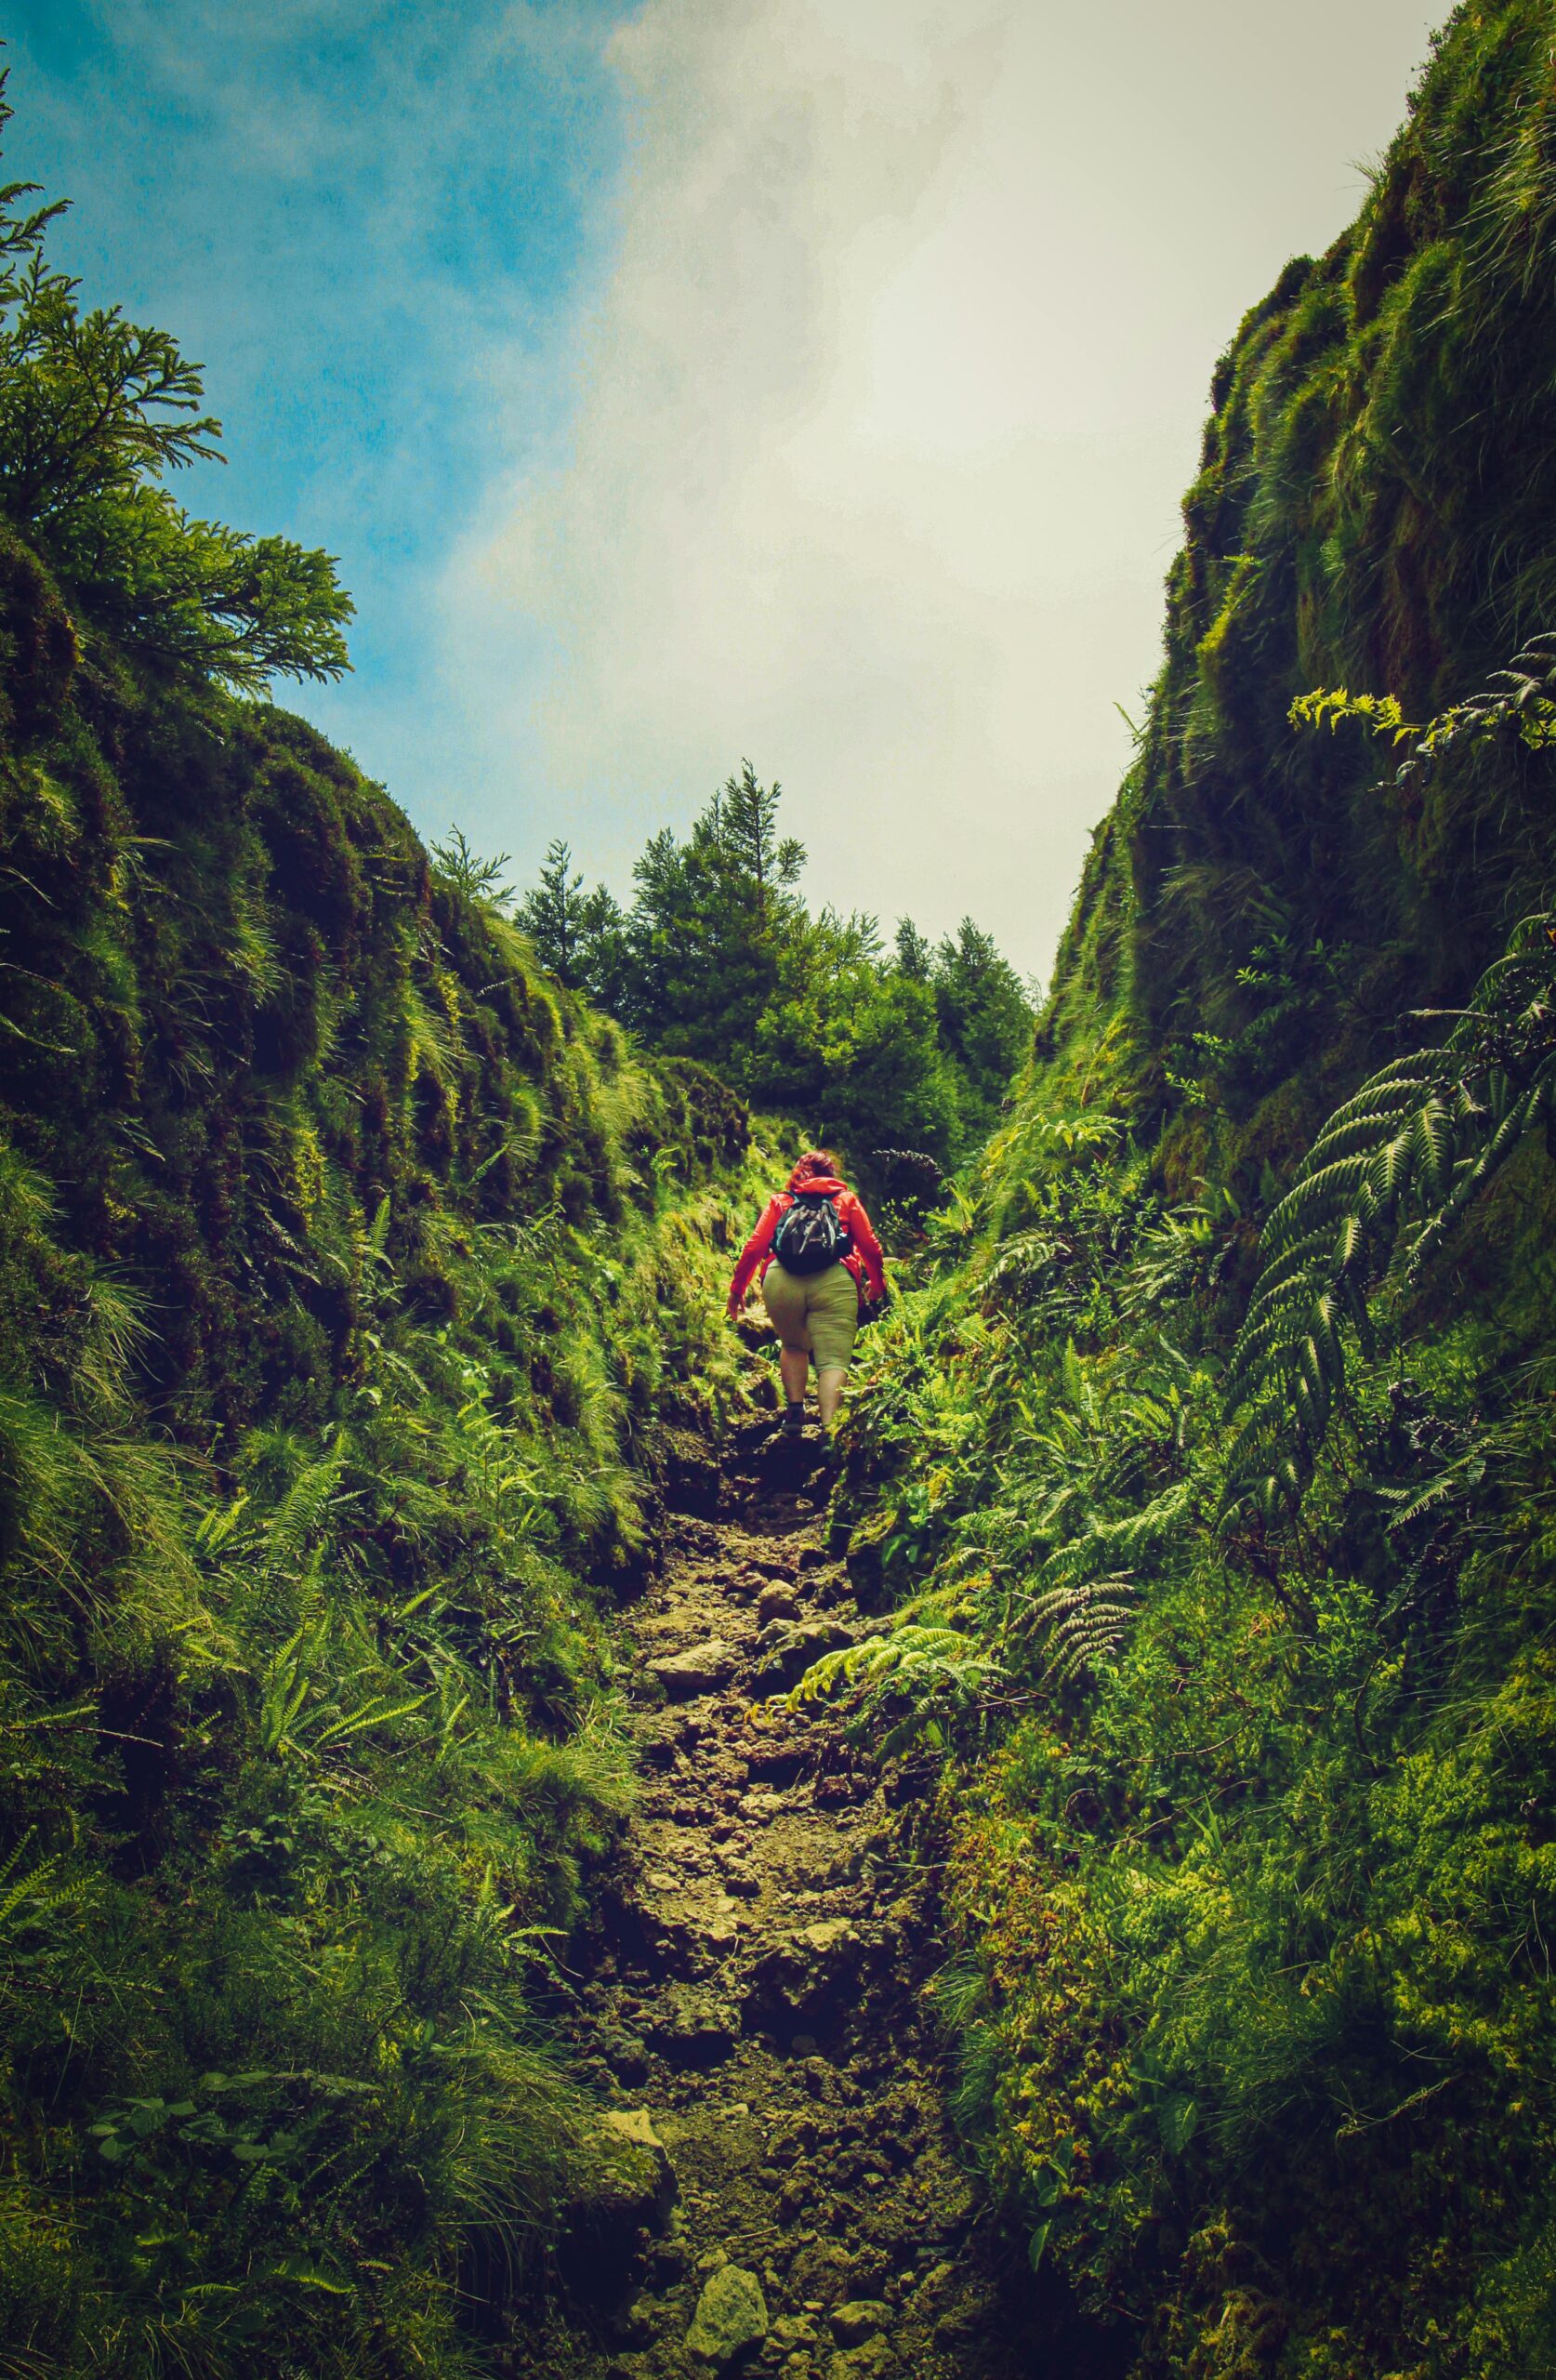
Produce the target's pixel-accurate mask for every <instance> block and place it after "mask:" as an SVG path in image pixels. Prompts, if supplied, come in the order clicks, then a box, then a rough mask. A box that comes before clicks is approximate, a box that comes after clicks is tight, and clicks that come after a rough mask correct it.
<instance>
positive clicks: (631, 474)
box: [448, 0, 1426, 966]
mask: <svg viewBox="0 0 1556 2380" xmlns="http://www.w3.org/2000/svg"><path fill="white" fill-rule="evenodd" d="M1425 21H1426V20H1425V19H1424V17H1422V16H1421V15H1420V14H1419V13H1418V9H1417V8H1416V7H1412V6H1407V5H1402V0H1373V6H1372V7H1370V9H1369V12H1368V18H1367V23H1366V26H1365V29H1362V30H1358V28H1357V25H1356V22H1355V14H1354V12H1353V10H1352V7H1351V6H1350V0H1311V5H1310V7H1309V8H1308V9H1306V10H1305V11H1303V12H1302V13H1301V21H1300V29H1299V33H1298V32H1297V31H1296V30H1294V25H1293V20H1292V17H1291V12H1290V11H1289V10H1288V9H1286V7H1284V5H1279V0H1185V4H1184V5H1182V6H1180V7H1178V8H1176V9H1174V10H1171V11H1164V10H1162V9H1160V8H1159V7H1149V6H1147V5H1146V0H1101V5H1097V6H1094V7H1092V9H1091V10H1090V11H1089V12H1088V13H1087V15H1086V16H1085V17H1084V19H1083V18H1081V17H1079V16H1078V14H1077V12H1075V10H1074V9H1072V8H1070V7H1064V8H1063V9H1061V8H1060V7H1057V6H1056V5H1050V4H1049V0H760V5H758V6H755V7H753V6H752V5H751V0H648V5H647V6H646V7H644V8H643V9H642V11H641V13H640V15H639V16H638V17H637V18H636V19H634V20H632V22H631V23H630V24H629V25H627V26H626V27H625V28H624V29H623V30H621V31H620V32H619V33H617V34H616V36H615V38H614V42H613V61H614V64H615V66H616V69H617V71H618V73H620V74H621V76H622V77H623V79H624V81H625V83H626V86H627V87H628V89H629V91H630V93H631V95H632V99H633V104H634V114H635V124H636V148H635V152H634V156H633V159H632V162H631V165H630V170H629V172H628V175H627V179H626V186H625V189H624V193H623V198H622V215H621V228H620V248H619V255H618V258H617V261H616V265H615V270H614V272H613V277H612V278H611V281H610V283H609V285H608V288H607V291H606V294H605V296H604V298H603V301H602V303H601V305H600V309H599V311H598V313H597V315H596V317H595V319H594V321H593V323H592V324H591V325H590V327H589V330H588V333H587V337H586V339H585V342H584V345H583V348H582V350H581V355H580V360H579V361H578V363H577V366H576V369H577V371H578V376H579V379H578V386H579V394H578V403H577V411H576V415H575V418H574V425H573V430H572V437H571V445H570V450H569V452H568V454H567V455H566V456H565V457H564V458H563V459H562V460H561V461H560V462H559V463H558V464H557V465H556V466H555V468H553V469H549V470H544V471H543V470H532V471H531V473H530V474H529V476H527V477H526V478H524V479H522V480H521V482H520V483H519V484H518V485H517V486H516V487H514V488H513V489H512V490H511V491H510V493H509V495H508V497H507V498H505V499H504V500H503V501H502V502H501V503H500V504H499V503H496V502H494V508H493V509H494V519H493V525H492V527H491V529H490V531H489V533H488V534H487V535H486V536H483V537H482V538H481V540H480V541H479V542H478V543H477V544H476V545H474V546H473V547H470V548H468V549H466V550H465V551H463V552H462V553H461V555H460V556H459V558H458V560H457V562H456V564H455V569H454V571H453V573H452V575H451V578H450V583H449V588H448V602H449V605H450V610H451V615H452V625H453V627H454V629H455V638H454V641H453V645H452V650H453V651H454V652H455V654H456V655H457V656H458V658H457V661H456V663H455V666H456V667H457V668H459V669H460V670H461V671H462V672H463V682H464V684H465V686H466V688H467V690H468V692H467V699H468V702H469V704H470V706H471V707H472V709H473V710H479V711H480V712H481V713H482V714H483V716H484V717H485V719H486V721H487V722H488V726H487V752H488V770H489V776H490V784H489V787H488V791H487V794H486V796H485V797H484V800H483V803H482V805H481V807H482V808H483V811H484V819H483V821H482V823H483V824H484V823H485V821H486V820H491V821H492V822H493V823H494V826H496V827H497V828H498V829H499V830H500V833H501V840H503V841H505V842H510V843H515V844H516V845H517V846H518V847H519V848H520V849H521V851H522V852H524V853H525V854H526V856H527V855H528V849H529V846H531V845H533V844H534V843H537V842H543V841H544V840H545V838H546V836H547V834H549V833H552V832H555V831H558V830H559V828H560V829H561V830H562V831H567V832H570V833H571V835H572V839H573V841H574V847H575V850H576V852H577V854H578V856H579V858H580V859H581V860H582V861H583V862H584V863H585V864H586V865H587V866H593V867H597V868H601V869H604V870H606V871H609V872H613V873H614V874H615V875H616V876H617V877H618V879H619V878H620V876H621V875H622V873H623V872H624V870H625V866H626V862H627V861H628V859H629V858H630V856H631V854H632V853H633V852H634V851H635V849H636V848H637V846H638V844H639V843H640V840H641V838H642V835H643V833H644V832H645V831H646V830H647V829H648V828H650V827H653V826H657V825H659V824H661V823H664V821H665V820H666V818H677V819H684V818H685V817H686V816H688V815H689V814H690V813H691V812H692V809H694V808H695V807H696V806H698V805H699V804H700V802H701V800H703V798H704V797H705V794H706V792H707V791H708V790H709V789H710V788H711V787H712V785H713V784H714V783H715V782H716V781H717V780H718V779H719V777H721V776H722V775H723V774H726V773H727V772H728V770H729V769H731V768H732V767H733V766H734V765H735V764H736V763H737V762H738V760H739V759H740V757H741V756H742V755H743V754H745V753H749V754H750V755H751V757H752V758H753V759H754V760H756V762H757V764H758V768H759V769H760V770H761V771H762V772H763V774H777V775H780V776H781V777H782V778H783V779H784V781H785V786H786V787H788V789H789V796H790V810H791V824H792V825H793V826H794V827H795V828H796V829H797V830H798V831H799V832H800V833H801V834H802V835H804V836H805V837H806V839H807V840H808V841H809V842H810V844H811V850H812V855H813V856H812V867H811V886H812V889H813V891H815V892H818V893H822V894H824V895H826V896H829V897H832V898H834V899H837V900H838V901H839V902H840V903H842V904H844V905H858V906H865V907H869V908H873V909H875V910H877V911H878V912H879V913H881V914H882V915H884V916H885V917H886V918H887V919H891V918H893V917H895V916H896V915H897V914H898V913H900V912H901V911H903V910H910V911H912V912H913V913H914V914H915V915H916V916H917V917H918V918H919V919H920V920H921V922H923V923H924V924H926V925H928V926H930V927H931V928H933V929H935V930H940V929H942V928H943V927H946V926H949V925H951V924H953V923H954V922H955V920H956V918H957V917H958V916H959V915H960V914H961V913H962V912H963V911H964V910H965V909H969V908H970V909H971V910H973V911H974V913H975V914H976V915H978V917H979V918H980V919H982V921H983V922H985V923H987V924H989V925H991V926H993V927H994V928H995V929H996V932H998V933H999V935H1000V936H1001V939H1002V940H1003V941H1004V942H1005V943H1006V944H1007V945H1008V946H1009V948H1010V950H1011V953H1012V955H1013V956H1014V957H1015V958H1017V959H1018V960H1019V961H1020V962H1021V963H1022V964H1025V965H1031V966H1041V965H1044V964H1046V961H1047V959H1048V954H1049V952H1050V951H1051V947H1052V944H1053V939H1054V936H1055V934H1056V932H1057V931H1058V928H1059V926H1060V925H1061V924H1062V919H1063V916H1064V914H1065V911H1066V909H1067V907H1068V904H1069V899H1070V895H1071V893H1072V890H1073V887H1074V882H1075V875H1076V872H1077V868H1078V863H1079V856H1080V853H1081V850H1082V848H1083V845H1084V840H1085V836H1086V833H1087V830H1088V828H1089V826H1091V825H1092V824H1093V823H1094V822H1095V820H1096V818H1097V817H1098V816H1099V815H1100V814H1101V811H1102V810H1103V809H1104V808H1105V806H1106V804H1107V801H1108V800H1109V799H1110V798H1111V795H1112V792H1113V789H1114V784H1115V782H1116V777H1117V774H1118V771H1119V769H1120V767H1121V765H1122V764H1123V761H1124V759H1125V757H1126V754H1127V732H1126V730H1125V728H1124V726H1123V723H1122V722H1121V721H1120V720H1119V718H1118V716H1117V713H1116V710H1115V709H1114V704H1115V703H1117V702H1123V703H1124V704H1126V705H1127V706H1129V707H1133V705H1134V703H1135V700H1136V695H1137V690H1138V688H1139V686H1140V685H1141V681H1143V680H1145V679H1146V678H1148V677H1149V676H1150V675H1151V674H1152V672H1153V671H1154V667H1155V663H1156V658H1157V654H1158V650H1159V627H1160V612H1161V596H1160V587H1161V578H1162V575H1163V572H1164V570H1165V567H1166V564H1167V559H1168V557H1169V555H1170V551H1171V549H1172V546H1173V544H1174V542H1175V538H1176V505H1177V499H1178V496H1179V495H1180V491H1181V489H1182V487H1183V485H1184V483H1186V481H1187V480H1188V478H1189V476H1190V475H1191V472H1192V470H1193V464H1194V459H1195V452H1196V443H1197V434H1198V425H1199V420H1200V417H1201V414H1202V411H1203V404H1204V390H1205V388H1206V385H1207V380H1208V376H1209V370H1210V366H1211V364H1212V362H1213V360H1214V357H1215V354H1216V352H1217V351H1218V350H1219V349H1220V346H1221V345H1223V344H1224V342H1225V340H1226V338H1227V337H1229V336H1230V334H1231V332H1232V330H1233V328H1234V326H1235V323H1236V320H1237V317H1238V315H1239V314H1240V312H1241V311H1243V309H1244V307H1245V306H1246V305H1247V304H1248V303H1250V302H1252V300H1254V299H1255V298H1258V297H1259V295H1261V294H1262V292H1263V290H1264V288H1265V287H1266V286H1267V285H1268V284H1269V282H1270V280H1271V279H1272V276H1273V273H1274V272H1275V271H1276V270H1278V268H1279V266H1280V264H1281V263H1282V261H1283V260H1284V258H1285V257H1286V254H1287V253H1288V252H1290V251H1291V250H1292V249H1295V248H1298V247H1302V246H1308V247H1312V246H1315V245H1323V244H1325V242H1326V241H1327V240H1328V239H1329V238H1331V237H1332V236H1333V235H1334V233H1335V232H1336V231H1338V229H1339V227H1340V226H1341V225H1342V224H1343V223H1344V221H1345V220H1347V219H1348V218H1349V216H1350V215H1351V214H1352V212H1353V211H1354V207H1355V205H1356V202H1357V198H1358V196H1359V191H1360V185H1359V180H1358V179H1357V177H1356V175H1355V173H1354V172H1353V171H1352V169H1351V166H1350V160H1351V159H1352V156H1354V155H1355V154H1356V153H1358V152H1369V151H1371V152H1376V151H1377V150H1378V148H1380V147H1381V146H1382V144H1383V142H1384V141H1385V140H1386V139H1387V138H1388V136H1389V134H1390V132H1391V130H1392V127H1393V125H1394V123H1395V122H1396V120H1397V119H1398V117H1399V116H1400V114H1401V113H1402V112H1403V99H1404V86H1405V82H1406V79H1407V75H1408V73H1409V70H1410V68H1411V67H1412V65H1413V64H1414V63H1415V61H1416V58H1417V56H1418V53H1419V51H1421V50H1422V49H1423V48H1424V46H1425V43H1424V26H1425ZM1337 59H1340V60H1343V68H1342V70H1341V71H1339V72H1338V73H1337V66H1336V61H1337ZM533 369H534V364H533V362H531V363H528V364H524V365H522V367H521V366H520V365H519V364H518V363H516V364H515V373H516V376H517V375H518V374H519V373H520V371H521V370H522V372H523V374H524V376H526V377H527V376H528V374H529V373H530V372H531V371H533ZM494 689H498V690H501V689H507V690H508V691H507V692H506V693H503V692H500V691H499V692H496V693H494ZM520 786H521V787H523V788H524V812H525V816H524V818H523V820H522V821H521V823H520V824H518V825H515V823H514V821H513V819H512V817H511V816H509V817H508V818H506V819H505V818H504V817H503V816H502V814H501V813H502V811H503V810H504V809H505V808H507V807H508V804H509V802H510V801H511V800H512V799H513V797H514V794H515V792H516V789H517V787H520ZM537 786H547V787H549V788H550V789H551V790H550V791H549V792H548V793H547V794H544V795H537V794H536V792H535V790H534V789H535V787H537Z"/></svg>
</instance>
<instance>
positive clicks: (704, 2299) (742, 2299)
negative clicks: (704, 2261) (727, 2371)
mask: <svg viewBox="0 0 1556 2380" xmlns="http://www.w3.org/2000/svg"><path fill="white" fill-rule="evenodd" d="M767 2331H768V2321H767V2300H766V2298H765V2297H764V2296H763V2295H762V2285H761V2282H760V2281H758V2279H757V2276H756V2274H755V2273H754V2272H747V2271H746V2270H745V2267H744V2266H742V2265H723V2266H721V2267H720V2268H719V2271H717V2272H716V2273H714V2274H713V2275H712V2276H711V2278H710V2279H709V2281H708V2282H707V2285H706V2287H705V2289H704V2291H703V2294H702V2295H701V2296H700V2297H699V2298H698V2300H697V2311H696V2315H695V2317H694V2319H693V2321H692V2327H691V2329H690V2330H689V2331H688V2332H687V2334H686V2351H687V2353H688V2354H689V2355H691V2356H694V2357H695V2358H696V2360H698V2361H699V2362H700V2363H704V2364H708V2365H711V2366H712V2368H713V2369H714V2370H715V2371H716V2372H721V2371H723V2369H724V2368H725V2366H726V2365H727V2364H730V2363H732V2362H733V2361H734V2360H735V2358H736V2357H737V2356H738V2355H741V2354H743V2353H744V2352H745V2349H746V2348H747V2347H755V2346H757V2345H758V2342H759V2341H760V2340H762V2339H764V2338H766V2336H767Z"/></svg>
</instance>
